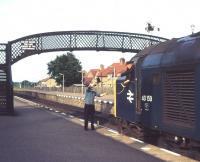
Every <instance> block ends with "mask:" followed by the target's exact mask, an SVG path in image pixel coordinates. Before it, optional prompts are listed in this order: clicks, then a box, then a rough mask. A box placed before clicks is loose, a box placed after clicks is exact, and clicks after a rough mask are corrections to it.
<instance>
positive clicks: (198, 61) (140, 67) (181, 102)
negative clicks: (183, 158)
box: [114, 32, 200, 144]
mask: <svg viewBox="0 0 200 162" xmlns="http://www.w3.org/2000/svg"><path fill="white" fill-rule="evenodd" d="M130 62H132V63H133V64H134V68H133V69H132V70H131V72H130V76H131V77H130V82H129V83H128V84H127V85H126V86H124V85H123V82H124V81H125V80H126V76H123V77H119V78H118V79H117V80H116V87H115V106H114V107H115V108H114V113H115V116H116V117H117V118H119V119H120V120H121V121H122V123H123V122H125V123H129V124H132V125H135V126H136V127H139V128H143V129H144V130H148V133H151V132H157V134H167V135H168V136H169V137H170V138H174V139H175V140H177V139H180V140H182V142H184V143H187V144H188V143H190V142H192V141H195V142H199V141H200V101H199V99H200V32H199V33H195V34H192V35H189V36H186V37H182V38H174V39H171V40H168V41H166V42H163V43H160V44H158V45H154V46H150V47H148V48H146V49H144V50H142V51H141V52H139V53H138V54H136V55H135V56H134V57H133V58H132V59H131V60H130Z"/></svg>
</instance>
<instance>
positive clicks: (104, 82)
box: [95, 58, 127, 86]
mask: <svg viewBox="0 0 200 162" xmlns="http://www.w3.org/2000/svg"><path fill="white" fill-rule="evenodd" d="M126 70H127V66H126V63H125V59H124V58H120V62H119V63H113V64H112V65H110V66H108V67H107V68H102V66H101V67H100V70H99V71H98V72H97V73H96V77H95V78H98V79H99V80H100V81H101V82H100V83H101V84H100V86H113V81H114V79H116V78H117V76H118V75H119V74H121V73H122V72H124V71H126Z"/></svg>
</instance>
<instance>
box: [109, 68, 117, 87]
mask: <svg viewBox="0 0 200 162" xmlns="http://www.w3.org/2000/svg"><path fill="white" fill-rule="evenodd" d="M110 67H111V68H112V69H113V75H112V87H113V85H114V83H113V82H114V79H113V78H115V76H116V69H115V67H114V66H110Z"/></svg>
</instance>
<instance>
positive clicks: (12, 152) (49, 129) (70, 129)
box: [0, 101, 162, 162]
mask: <svg viewBox="0 0 200 162" xmlns="http://www.w3.org/2000/svg"><path fill="white" fill-rule="evenodd" d="M15 111H16V116H14V117H13V116H0V130H1V132H0V161H1V162H134V161H135V162H147V161H151V162H160V161H162V160H160V159H159V158H155V157H152V156H150V155H148V154H146V153H144V152H141V151H138V150H136V149H133V148H131V147H129V146H127V145H125V144H123V143H120V142H117V141H115V140H113V139H112V138H108V137H106V136H104V135H101V134H100V133H98V131H97V132H96V131H84V130H83V127H82V126H81V125H78V124H75V123H73V122H70V121H69V120H66V119H65V118H62V117H60V116H59V115H55V114H56V113H51V112H48V111H46V110H44V109H37V108H34V107H32V106H30V105H27V104H26V103H23V102H19V101H15Z"/></svg>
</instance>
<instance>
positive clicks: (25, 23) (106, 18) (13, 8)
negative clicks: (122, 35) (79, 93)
mask: <svg viewBox="0 0 200 162" xmlns="http://www.w3.org/2000/svg"><path fill="white" fill-rule="evenodd" d="M199 6H200V1H199V0H0V21H1V24H0V43H7V42H8V41H11V40H15V39H17V38H20V37H23V36H27V35H32V34H37V33H43V32H52V31H72V30H101V31H118V32H132V33H141V34H147V32H146V31H145V27H146V24H147V22H151V23H152V25H153V26H155V27H157V28H160V31H153V32H152V35H155V36H161V37H165V38H168V39H171V38H177V37H182V36H186V35H189V34H191V32H192V30H191V25H194V26H195V28H194V32H199V31H200V21H199V15H200V10H199ZM64 53H66V52H56V53H55V52H54V53H53V52H51V53H42V54H40V55H33V56H30V57H27V58H25V59H22V60H20V61H18V62H17V63H15V64H14V65H12V76H13V81H23V80H29V81H34V82H37V81H39V80H41V79H44V78H46V77H47V72H48V71H47V63H48V62H50V61H52V60H54V59H55V58H56V56H57V55H62V54H64ZM73 53H74V55H75V56H76V58H77V59H79V60H80V61H81V63H82V67H83V69H84V70H89V69H92V68H98V67H99V65H100V64H104V66H109V65H111V64H112V63H113V62H118V61H119V58H121V57H124V58H125V59H126V60H129V59H130V58H131V57H133V56H134V54H133V53H121V52H96V51H74V52H73Z"/></svg>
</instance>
